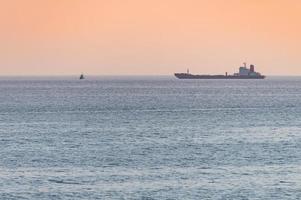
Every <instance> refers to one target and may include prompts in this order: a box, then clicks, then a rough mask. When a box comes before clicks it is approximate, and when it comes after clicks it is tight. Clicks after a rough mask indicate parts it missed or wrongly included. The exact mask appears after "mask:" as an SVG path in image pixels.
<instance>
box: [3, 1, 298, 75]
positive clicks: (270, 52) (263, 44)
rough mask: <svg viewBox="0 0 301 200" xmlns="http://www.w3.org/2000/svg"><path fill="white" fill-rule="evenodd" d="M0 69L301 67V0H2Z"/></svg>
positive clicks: (293, 70)
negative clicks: (253, 65)
mask: <svg viewBox="0 0 301 200" xmlns="http://www.w3.org/2000/svg"><path fill="white" fill-rule="evenodd" d="M0 5H1V6H0V27H1V30H0V75H69V74H79V73H81V72H83V73H85V74H91V75H168V74H173V73H174V72H181V71H186V69H187V68H189V69H190V71H191V73H206V74H224V72H226V71H227V72H228V73H233V72H234V71H236V70H237V67H238V66H239V65H240V64H241V63H242V62H247V63H248V64H251V63H252V64H255V66H256V68H257V69H258V71H260V72H262V73H264V74H268V75H301V50H300V47H301V39H300V37H301V23H300V19H301V12H300V11H301V1H300V0H2V1H1V4H0Z"/></svg>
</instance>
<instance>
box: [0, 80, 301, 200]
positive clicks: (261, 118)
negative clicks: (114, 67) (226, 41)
mask: <svg viewBox="0 0 301 200" xmlns="http://www.w3.org/2000/svg"><path fill="white" fill-rule="evenodd" d="M300 152H301V78H298V77H296V78H292V77H291V78H285V77H282V78H281V77H278V78H268V79H266V80H177V79H175V78H173V77H157V78H154V77H94V78H93V77H92V78H90V79H87V80H83V81H80V80H77V78H72V77H67V78H63V77H60V78H46V77H44V78H43V77H39V78H0V199H30V200H32V199H34V200H35V199H39V200H40V199H42V200H43V199H63V200H66V199H70V200H71V199H148V200H150V199H279V200H280V199H281V200H282V199H301V153H300Z"/></svg>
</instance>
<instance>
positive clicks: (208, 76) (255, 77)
mask: <svg viewBox="0 0 301 200" xmlns="http://www.w3.org/2000/svg"><path fill="white" fill-rule="evenodd" d="M175 76H176V77H177V78H178V79H265V76H262V75H261V76H233V75H230V76H225V75H193V74H185V73H175Z"/></svg>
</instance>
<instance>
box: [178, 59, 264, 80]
mask: <svg viewBox="0 0 301 200" xmlns="http://www.w3.org/2000/svg"><path fill="white" fill-rule="evenodd" d="M175 76H176V77H177V78H179V79H265V78H266V76H264V75H261V74H260V73H259V72H256V71H255V66H254V65H250V68H248V67H247V64H246V63H244V66H241V67H239V72H238V73H234V74H233V75H228V73H227V72H226V73H225V75H195V74H190V73H189V69H188V70H187V72H186V73H175Z"/></svg>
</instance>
